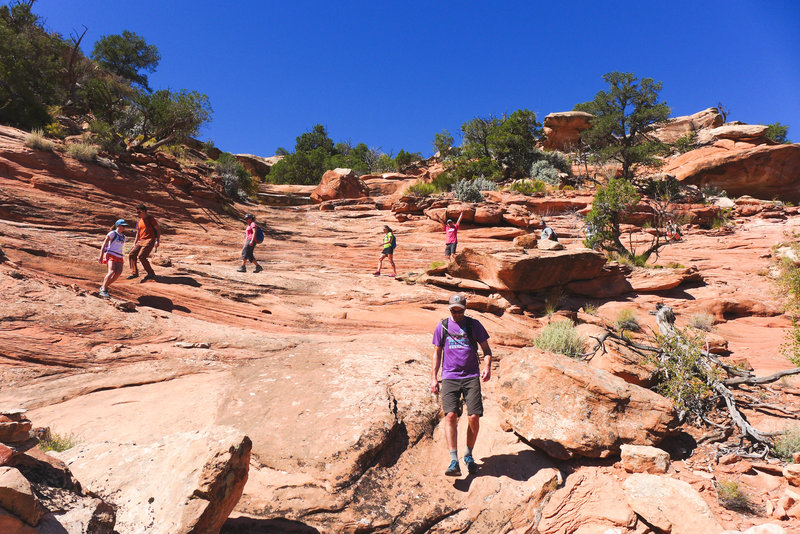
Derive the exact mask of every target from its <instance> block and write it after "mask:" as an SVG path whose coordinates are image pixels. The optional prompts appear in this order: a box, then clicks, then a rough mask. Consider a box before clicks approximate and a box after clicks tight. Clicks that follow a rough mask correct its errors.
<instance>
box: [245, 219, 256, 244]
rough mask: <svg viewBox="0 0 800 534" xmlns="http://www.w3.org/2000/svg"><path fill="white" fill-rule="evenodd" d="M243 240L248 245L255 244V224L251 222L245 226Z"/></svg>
mask: <svg viewBox="0 0 800 534" xmlns="http://www.w3.org/2000/svg"><path fill="white" fill-rule="evenodd" d="M244 240H245V242H247V243H248V244H250V245H254V244H255V242H256V222H255V221H253V222H251V223H250V224H248V225H247V228H245V229H244Z"/></svg>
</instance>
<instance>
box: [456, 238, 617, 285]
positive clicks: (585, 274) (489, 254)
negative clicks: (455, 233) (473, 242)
mask: <svg viewBox="0 0 800 534" xmlns="http://www.w3.org/2000/svg"><path fill="white" fill-rule="evenodd" d="M605 262H606V259H605V257H604V256H603V255H602V254H600V253H598V252H594V251H592V250H588V249H583V250H561V251H546V252H541V251H538V250H531V251H529V252H527V253H525V252H523V251H505V250H499V251H485V250H474V249H471V248H465V249H464V250H463V251H461V252H459V253H458V254H456V256H455V258H454V260H453V262H452V263H451V264H450V266H449V268H448V271H449V272H450V274H452V275H453V276H456V277H459V278H468V279H471V280H480V281H481V282H483V283H484V284H486V285H488V286H490V287H491V288H493V289H496V290H501V291H509V290H510V291H528V292H530V291H538V290H540V289H543V288H545V287H552V286H561V285H565V284H567V283H569V282H571V281H573V280H586V279H591V278H594V277H596V276H597V275H598V274H599V273H600V271H601V270H602V268H603V265H604V264H605Z"/></svg>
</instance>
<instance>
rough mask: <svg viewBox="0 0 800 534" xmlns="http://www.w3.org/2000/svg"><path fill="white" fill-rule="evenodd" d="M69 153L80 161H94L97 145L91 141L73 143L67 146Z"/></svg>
mask: <svg viewBox="0 0 800 534" xmlns="http://www.w3.org/2000/svg"><path fill="white" fill-rule="evenodd" d="M67 155H68V156H69V157H71V158H75V159H77V160H78V161H94V158H96V157H97V147H96V146H94V145H93V144H91V143H71V144H70V145H68V146H67Z"/></svg>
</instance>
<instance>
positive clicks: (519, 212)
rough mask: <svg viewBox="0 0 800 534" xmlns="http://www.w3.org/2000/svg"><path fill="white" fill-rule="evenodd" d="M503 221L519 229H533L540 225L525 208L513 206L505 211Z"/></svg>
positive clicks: (509, 206)
mask: <svg viewBox="0 0 800 534" xmlns="http://www.w3.org/2000/svg"><path fill="white" fill-rule="evenodd" d="M503 221H505V222H506V223H508V224H510V225H511V226H516V227H517V228H525V229H527V228H532V227H536V226H537V225H538V219H536V218H535V217H533V214H532V213H531V211H530V210H529V209H528V208H526V207H525V206H521V205H519V204H511V205H508V206H506V207H505V211H503Z"/></svg>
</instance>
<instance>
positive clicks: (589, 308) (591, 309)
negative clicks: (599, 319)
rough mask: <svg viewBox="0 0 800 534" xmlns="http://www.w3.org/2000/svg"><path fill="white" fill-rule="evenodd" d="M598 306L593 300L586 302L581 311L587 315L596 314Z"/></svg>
mask: <svg viewBox="0 0 800 534" xmlns="http://www.w3.org/2000/svg"><path fill="white" fill-rule="evenodd" d="M598 308H599V306H598V305H597V303H595V302H587V303H586V304H584V305H583V311H584V312H586V313H588V314H589V315H597V310H598Z"/></svg>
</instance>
